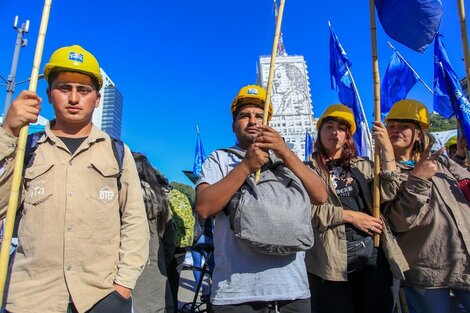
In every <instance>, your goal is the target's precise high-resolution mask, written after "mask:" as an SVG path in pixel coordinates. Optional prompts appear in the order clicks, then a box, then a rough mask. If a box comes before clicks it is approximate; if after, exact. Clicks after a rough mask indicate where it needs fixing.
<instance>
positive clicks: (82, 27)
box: [0, 0, 470, 184]
mask: <svg viewBox="0 0 470 313" xmlns="http://www.w3.org/2000/svg"><path fill="white" fill-rule="evenodd" d="M443 2H444V16H443V19H442V23H441V33H442V34H444V35H445V38H444V43H445V44H446V48H447V53H448V54H449V58H450V60H451V62H452V65H453V67H454V69H455V71H456V72H457V74H458V75H459V77H464V75H465V68H464V63H463V52H462V44H461V39H460V27H459V21H458V11H457V7H456V1H454V0H446V1H443ZM124 3H125V4H124ZM318 3H319V1H312V0H287V1H286V6H285V12H284V20H283V25H282V26H283V27H282V30H283V34H284V42H285V46H286V49H287V52H288V54H297V55H303V56H304V57H305V59H306V61H307V65H308V70H309V75H310V87H311V94H312V101H313V107H314V116H315V117H318V116H319V115H321V113H322V112H323V110H324V109H325V107H326V106H328V105H330V104H332V103H336V102H338V98H337V93H336V91H333V90H331V89H330V77H329V49H328V40H329V32H328V26H327V21H328V20H330V21H331V23H332V25H333V27H334V29H335V32H336V34H337V35H338V37H339V39H340V41H341V43H342V44H343V47H344V48H345V50H346V51H347V53H348V55H349V58H350V60H351V61H352V63H353V66H352V68H351V70H352V72H353V75H354V78H355V80H356V83H357V85H358V89H359V93H360V95H361V97H362V100H363V103H364V105H365V111H366V114H367V115H368V119H369V120H372V114H373V113H372V101H373V89H372V70H371V48H370V31H369V30H370V25H369V1H365V0H364V1H350V0H338V1H321V6H318ZM465 4H466V7H467V10H468V7H470V3H469V1H466V3H465ZM42 6H43V1H41V0H34V1H31V0H30V1H27V0H3V1H1V3H0V43H1V45H0V73H1V74H2V75H3V76H4V77H6V76H7V75H8V74H9V72H10V67H11V60H12V56H13V49H14V43H15V39H16V32H15V31H14V30H13V28H12V23H13V20H14V17H15V15H19V21H20V23H21V22H24V21H25V20H26V19H29V20H30V21H31V26H30V32H29V34H27V35H26V38H27V39H28V41H29V43H28V46H27V47H26V48H23V49H22V50H21V56H20V64H19V68H18V74H17V81H21V80H24V79H27V78H28V77H29V75H30V73H31V66H32V62H33V55H34V50H35V47H36V39H37V35H38V30H39V23H40V18H41V13H42ZM397 22H399V21H397ZM377 24H378V25H377V35H378V51H379V68H380V73H381V76H383V74H384V72H385V69H386V66H387V64H388V61H389V59H390V56H391V54H392V50H391V49H390V48H389V47H388V45H387V43H386V41H387V40H390V41H391V42H392V43H393V44H394V45H395V47H397V49H398V50H399V51H400V52H401V53H402V55H404V56H405V58H406V59H407V60H408V62H409V63H411V64H412V66H413V67H414V68H415V69H416V71H417V72H418V73H419V74H420V75H421V77H422V78H423V79H424V80H425V81H426V83H427V84H428V85H430V86H431V88H432V80H433V60H432V59H433V51H432V50H433V46H432V45H431V46H430V47H429V48H428V49H427V50H426V52H425V53H424V54H422V55H421V54H418V53H416V52H414V51H412V50H410V49H408V48H406V47H404V46H402V45H400V44H399V43H396V42H393V41H392V40H391V39H389V38H388V37H387V36H386V34H385V33H384V32H383V30H382V27H381V26H380V24H379V22H378V19H377ZM274 26H275V25H274V17H273V3H272V1H271V0H255V1H254V0H234V1H213V0H199V1H187V0H182V1H162V0H156V1H149V0H144V1H125V2H122V1H109V0H94V1H90V0H82V1H59V0H55V1H53V2H52V8H51V16H50V20H49V27H48V31H47V35H46V43H45V48H44V55H43V61H42V64H41V68H42V67H43V66H44V64H45V63H46V62H47V60H48V58H49V56H50V55H51V53H52V52H53V51H54V50H55V49H57V48H58V47H61V46H65V45H71V44H80V45H82V46H83V47H84V48H85V49H87V50H89V51H91V52H92V53H93V54H94V55H95V56H96V57H97V58H98V60H99V61H100V64H101V66H102V67H103V68H104V70H105V71H106V72H107V73H108V74H109V76H110V77H111V79H112V80H113V81H114V82H115V83H116V85H117V87H118V88H119V90H120V91H121V92H122V93H123V95H124V112H123V131H122V138H123V139H124V141H125V142H126V143H128V144H129V146H130V147H131V149H133V150H135V151H141V152H143V153H145V154H147V155H148V156H149V158H150V160H151V161H152V163H153V165H154V166H155V167H156V168H158V169H159V170H160V171H161V172H162V173H164V174H165V175H166V176H167V177H168V178H169V179H170V180H171V181H178V182H182V183H186V184H190V182H189V180H188V179H187V178H186V177H185V176H184V175H183V174H182V172H181V170H183V169H188V170H191V169H192V166H193V159H194V148H195V143H196V133H195V125H196V124H198V125H199V128H200V132H201V136H202V140H203V145H204V148H205V151H206V154H209V153H210V152H211V151H213V150H215V149H217V148H221V147H225V146H228V145H231V144H233V142H234V141H235V137H234V135H233V133H232V130H231V115H230V111H229V107H230V103H231V101H232V99H233V98H234V97H235V95H236V93H237V91H238V90H239V88H241V87H242V86H243V85H246V84H249V83H255V81H256V62H257V60H258V57H259V56H260V55H268V54H270V53H271V49H272V41H273V36H274ZM27 88H28V84H24V85H19V86H17V93H18V92H19V91H20V90H21V89H27ZM45 89H46V84H45V82H40V83H39V85H38V93H39V94H40V95H41V96H42V97H43V99H44V101H45V103H44V104H43V111H42V113H41V114H42V115H43V116H45V117H46V118H52V117H53V112H52V110H51V107H50V105H49V104H48V103H47V98H46V97H45V92H44V91H45ZM5 91H6V88H5V87H1V88H0V104H1V108H2V110H3V103H4V98H5ZM408 97H409V98H417V99H421V100H422V101H424V102H425V103H426V104H427V105H428V107H431V106H432V96H431V95H430V94H429V92H428V91H427V90H426V89H425V88H424V87H423V86H422V85H421V84H417V85H416V86H415V87H414V88H413V90H412V91H411V92H410V94H409V95H408Z"/></svg>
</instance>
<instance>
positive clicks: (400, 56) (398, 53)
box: [387, 41, 434, 94]
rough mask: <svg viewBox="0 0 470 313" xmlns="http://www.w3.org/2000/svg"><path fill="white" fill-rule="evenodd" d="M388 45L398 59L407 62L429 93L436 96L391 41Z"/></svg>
mask: <svg viewBox="0 0 470 313" xmlns="http://www.w3.org/2000/svg"><path fill="white" fill-rule="evenodd" d="M387 43H388V45H389V46H390V48H392V50H393V51H395V52H396V53H397V55H398V57H399V58H400V59H401V60H402V61H403V62H405V64H406V65H407V66H408V67H409V68H410V70H411V71H412V72H413V74H415V76H416V78H418V80H419V81H420V82H421V83H422V84H423V85H424V87H426V89H427V90H429V92H430V93H431V94H434V91H432V89H431V88H430V87H429V86H428V85H427V84H426V83H425V82H424V80H423V79H422V78H421V77H420V76H419V75H418V73H417V72H416V71H415V69H414V68H413V67H412V66H411V65H410V63H408V62H407V61H406V60H405V58H404V57H403V56H402V55H401V54H400V52H398V50H397V49H395V47H394V46H393V45H392V44H391V43H390V41H387Z"/></svg>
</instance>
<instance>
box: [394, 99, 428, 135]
mask: <svg viewBox="0 0 470 313" xmlns="http://www.w3.org/2000/svg"><path fill="white" fill-rule="evenodd" d="M388 120H410V121H415V122H418V123H419V124H420V125H421V127H422V128H424V129H427V128H429V116H428V109H427V108H426V106H425V105H424V104H423V103H422V102H419V101H417V100H413V99H405V100H400V101H398V102H396V103H395V104H394V105H393V106H392V109H391V110H390V112H389V113H388V115H387V116H386V117H385V122H388Z"/></svg>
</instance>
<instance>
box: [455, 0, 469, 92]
mask: <svg viewBox="0 0 470 313" xmlns="http://www.w3.org/2000/svg"><path fill="white" fill-rule="evenodd" d="M457 7H458V8H459V19H460V35H461V37H462V48H463V57H464V61H465V75H466V76H467V92H470V58H469V55H468V37H467V21H466V18H465V5H464V2H463V0H457Z"/></svg>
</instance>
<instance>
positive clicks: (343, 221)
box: [306, 104, 408, 313]
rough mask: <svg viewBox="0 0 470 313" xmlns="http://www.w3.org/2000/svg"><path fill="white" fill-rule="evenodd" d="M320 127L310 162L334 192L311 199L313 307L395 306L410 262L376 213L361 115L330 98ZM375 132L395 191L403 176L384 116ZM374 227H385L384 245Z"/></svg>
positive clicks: (363, 310)
mask: <svg viewBox="0 0 470 313" xmlns="http://www.w3.org/2000/svg"><path fill="white" fill-rule="evenodd" d="M317 129H318V137H317V140H316V142H315V148H316V152H314V153H313V155H312V156H311V162H310V163H311V167H312V169H313V170H314V171H315V172H316V173H317V174H318V175H320V177H322V178H323V179H324V180H325V181H326V182H327V185H328V193H329V197H328V201H327V203H325V204H322V205H313V206H312V223H313V226H314V234H315V245H314V246H313V248H312V249H311V250H309V251H308V253H307V256H306V262H307V270H308V272H309V273H308V275H309V284H310V291H311V295H312V297H311V299H312V312H315V313H323V312H332V313H336V312H338V313H348V312H351V313H354V312H355V313H368V312H371V313H372V312H373V313H380V312H384V313H391V312H392V311H393V307H394V302H395V296H396V292H394V289H393V288H392V287H393V286H398V284H396V280H398V279H401V278H403V277H404V276H403V272H404V271H405V270H407V268H408V267H407V264H406V261H405V259H404V257H403V254H402V253H401V251H400V249H399V248H398V245H397V243H396V241H395V239H394V237H393V235H392V233H391V232H390V230H389V228H388V226H387V224H386V223H384V221H383V219H382V218H375V217H373V216H372V191H371V190H372V182H373V176H374V175H373V165H372V162H371V161H369V160H367V159H364V158H361V157H358V156H357V153H356V147H355V144H354V141H353V135H354V132H355V131H356V124H355V122H354V115H353V113H352V111H351V109H349V108H348V107H346V106H344V105H342V104H335V105H331V106H329V107H328V108H327V109H326V110H325V112H324V113H323V115H322V116H321V117H320V119H319V120H318V122H317ZM373 133H374V138H375V143H376V145H377V146H378V147H379V148H380V149H381V152H382V157H383V160H384V161H383V162H382V164H383V166H382V170H383V171H382V173H381V177H382V183H383V186H382V187H383V188H382V190H381V191H382V197H383V198H384V199H391V198H393V196H394V192H396V189H397V188H396V185H397V184H398V182H397V175H396V173H395V171H396V167H395V164H394V160H393V151H392V149H391V146H390V142H389V141H388V138H387V136H385V134H386V132H385V127H384V126H383V124H381V123H376V124H375V125H374V128H373ZM384 186H389V187H388V188H385V187H384ZM394 186H395V187H394ZM374 234H380V235H381V237H380V238H381V243H380V247H378V248H377V247H374V245H373V240H372V236H373V235H374ZM394 278H395V279H396V280H394ZM394 283H395V284H394ZM395 289H397V288H396V287H395Z"/></svg>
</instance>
